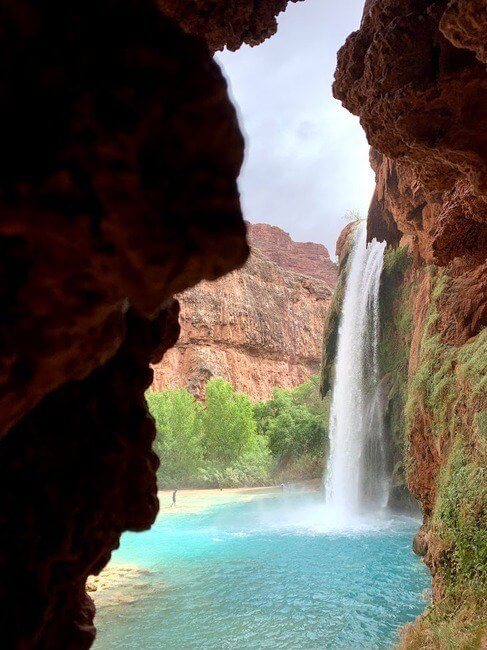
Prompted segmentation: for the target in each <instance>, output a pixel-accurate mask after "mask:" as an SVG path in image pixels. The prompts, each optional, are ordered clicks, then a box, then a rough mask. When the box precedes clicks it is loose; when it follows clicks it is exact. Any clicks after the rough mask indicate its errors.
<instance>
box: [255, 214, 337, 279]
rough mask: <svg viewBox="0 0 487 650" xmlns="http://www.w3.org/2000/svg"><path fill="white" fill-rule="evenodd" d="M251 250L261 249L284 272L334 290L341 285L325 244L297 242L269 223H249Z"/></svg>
mask: <svg viewBox="0 0 487 650" xmlns="http://www.w3.org/2000/svg"><path fill="white" fill-rule="evenodd" d="M247 236H248V239H249V243H250V245H251V246H254V247H255V248H258V249H259V250H260V251H261V252H262V253H264V255H266V256H267V257H268V258H269V259H270V260H272V261H273V262H275V263H276V264H278V265H279V266H281V267H282V268H283V269H288V270H289V271H295V272H296V273H301V274H302V275H306V276H308V277H310V278H317V279H318V280H324V281H325V282H326V283H327V284H328V286H329V287H330V288H332V289H333V288H334V287H335V286H336V283H337V267H336V265H335V264H333V262H332V261H331V260H330V255H329V253H328V251H327V249H326V248H325V246H323V244H315V243H314V242H295V241H293V240H292V239H291V237H290V235H289V234H288V233H287V232H285V231H284V230H282V229H281V228H278V227H277V226H270V225H269V224H267V223H247Z"/></svg>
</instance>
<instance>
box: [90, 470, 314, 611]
mask: <svg viewBox="0 0 487 650" xmlns="http://www.w3.org/2000/svg"><path fill="white" fill-rule="evenodd" d="M320 486H321V479H312V480H309V481H300V482H299V483H294V484H292V485H289V487H288V488H287V489H288V491H289V493H293V494H295V493H299V492H315V491H318V489H319V487H320ZM172 493H173V490H159V491H158V492H157V496H158V499H159V512H158V514H157V519H159V518H162V517H167V516H174V515H191V514H200V513H202V512H204V511H205V510H208V509H210V508H212V507H214V506H219V505H227V504H230V503H245V502H248V501H252V500H254V499H257V498H264V499H268V498H271V497H275V496H278V495H279V494H281V486H280V485H271V486H265V487H240V488H222V489H221V490H220V489H219V488H201V489H187V490H186V489H181V490H178V491H177V496H176V505H175V506H174V507H173V506H172V505H171V504H172ZM150 573H152V572H151V571H150V570H149V569H146V568H143V567H140V566H138V565H137V564H134V563H131V564H127V563H126V562H117V560H110V562H109V563H108V564H107V566H106V567H105V568H104V569H103V571H101V573H100V574H98V575H96V576H93V575H92V576H90V577H89V578H88V580H87V592H88V594H89V595H90V596H91V597H92V598H93V600H94V601H95V604H96V606H97V608H104V607H119V606H120V605H125V606H128V605H132V604H133V603H134V602H136V601H137V600H138V599H139V598H140V597H141V596H143V595H144V594H147V593H148V592H149V591H150V588H151V587H150V581H149V579H148V576H149V574H150Z"/></svg>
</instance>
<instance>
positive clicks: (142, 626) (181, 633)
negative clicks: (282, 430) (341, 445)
mask: <svg viewBox="0 0 487 650" xmlns="http://www.w3.org/2000/svg"><path fill="white" fill-rule="evenodd" d="M417 527H418V521H417V520H415V519H410V518H406V517H391V516H384V517H382V518H376V519H373V520H369V521H367V520H366V519H364V520H360V521H354V522H352V524H351V525H348V526H345V527H343V524H342V527H337V526H334V525H332V523H331V522H330V521H328V520H327V513H326V511H325V509H324V506H323V505H322V502H321V498H320V497H319V496H310V495H302V494H298V495H296V496H293V497H282V496H280V495H279V496H276V497H272V498H261V499H256V500H253V501H251V502H247V503H233V504H230V505H222V506H218V507H215V508H213V509H211V510H207V511H205V512H204V513H201V514H191V515H172V516H170V517H166V518H164V517H160V518H159V519H158V520H157V522H156V524H155V525H154V527H153V528H152V529H151V530H150V531H148V532H147V533H143V534H137V535H135V534H126V535H125V536H124V537H123V541H122V546H121V548H120V549H119V550H118V551H117V552H116V553H115V554H114V560H116V561H118V562H123V563H133V564H137V565H138V566H140V567H145V568H147V569H150V570H151V573H150V574H149V576H148V580H149V582H150V588H149V589H148V590H146V591H141V593H140V594H139V595H138V599H137V602H136V603H135V604H120V605H118V606H116V607H102V608H101V609H100V611H99V613H98V614H97V618H96V623H97V627H98V638H97V642H96V644H95V647H96V648H98V650H107V649H112V648H113V649H115V648H117V649H122V648H130V649H135V648H144V650H152V649H154V650H155V649H161V648H168V649H192V648H194V649H203V648H212V649H213V648H218V649H220V648H238V649H239V650H244V649H259V648H273V649H276V650H278V649H284V648H289V649H298V648H310V649H311V648H317V649H318V648H320V649H322V648H349V649H353V648H362V649H363V648H370V649H372V648H373V649H379V648H391V647H392V646H393V645H394V643H395V641H397V632H396V631H397V628H398V627H399V626H400V625H403V624H404V623H405V622H406V621H410V620H412V619H414V618H415V617H416V616H417V615H418V614H420V613H421V611H422V610H423V609H424V607H425V602H424V600H423V599H422V597H421V595H422V592H423V591H424V590H425V588H427V587H428V585H429V578H428V574H427V571H426V569H425V568H424V567H423V565H422V564H421V562H420V561H419V560H418V559H417V558H416V557H415V556H414V554H413V552H412V550H411V540H412V536H413V535H414V533H415V531H416V530H417Z"/></svg>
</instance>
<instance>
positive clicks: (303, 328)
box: [153, 224, 336, 399]
mask: <svg viewBox="0 0 487 650" xmlns="http://www.w3.org/2000/svg"><path fill="white" fill-rule="evenodd" d="M248 229H249V230H248V234H249V241H250V242H251V243H252V245H253V248H252V254H251V256H250V258H249V260H248V262H247V263H246V265H245V266H244V267H243V268H242V269H240V270H238V271H234V272H233V273H231V274H229V275H227V276H226V277H224V278H222V279H220V280H217V281H216V282H202V283H201V284H199V285H198V286H197V287H195V288H194V289H190V290H189V291H186V292H185V293H183V294H182V295H181V296H180V297H179V301H180V304H181V317H180V322H181V337H180V339H179V341H178V343H177V345H176V346H175V347H174V348H173V349H172V350H170V351H169V352H168V353H167V354H166V356H165V357H164V361H163V363H161V364H158V365H157V366H156V367H155V369H154V383H153V390H156V391H159V390H162V389H163V388H176V387H179V388H188V389H189V390H190V391H191V392H192V393H193V394H194V395H195V396H196V397H198V398H203V397H204V386H205V383H206V381H208V379H210V378H211V377H223V378H224V379H226V380H227V381H230V383H231V384H232V385H233V386H234V387H235V388H236V389H237V390H243V391H245V392H246V393H248V394H249V395H250V396H251V397H252V399H262V398H268V397H270V395H271V392H272V389H273V388H274V387H275V386H281V387H286V388H291V387H293V386H296V385H297V384H299V383H301V382H303V381H305V380H306V379H308V378H309V377H310V375H312V374H314V373H316V372H318V370H319V365H320V355H321V350H320V338H321V331H322V329H323V319H324V316H325V313H326V310H327V308H328V305H329V303H330V300H331V296H332V288H330V287H329V285H328V283H327V282H325V281H324V280H323V279H321V278H322V277H323V276H326V277H327V278H328V281H329V282H330V283H332V285H333V286H334V284H335V281H336V270H335V267H334V265H333V264H332V262H331V261H330V258H329V255H328V252H327V250H326V248H325V247H324V246H323V245H321V244H312V243H308V244H301V243H298V242H293V240H292V239H291V238H290V237H289V235H288V234H287V233H286V232H284V231H283V230H281V229H280V228H277V227H275V226H269V225H267V224H257V225H253V224H248ZM269 256H271V257H269ZM276 262H277V263H276ZM296 268H298V269H302V270H303V273H296V272H295V271H294V270H290V269H296ZM305 271H306V274H305V273H304V272H305Z"/></svg>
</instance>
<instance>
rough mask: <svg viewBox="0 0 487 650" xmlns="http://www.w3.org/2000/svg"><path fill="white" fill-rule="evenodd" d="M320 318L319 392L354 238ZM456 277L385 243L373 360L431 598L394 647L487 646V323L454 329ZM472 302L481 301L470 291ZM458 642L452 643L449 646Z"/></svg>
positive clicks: (407, 242)
mask: <svg viewBox="0 0 487 650" xmlns="http://www.w3.org/2000/svg"><path fill="white" fill-rule="evenodd" d="M352 232H353V230H352V228H351V227H347V229H346V231H344V233H343V234H342V236H341V237H340V240H339V246H338V250H339V253H340V258H339V259H340V277H339V281H338V288H337V291H336V292H335V295H334V298H333V301H332V304H331V306H330V309H329V311H328V314H327V318H326V321H325V330H324V340H323V364H322V379H321V389H322V393H323V394H326V393H327V392H328V391H329V390H330V387H331V377H332V374H333V364H334V360H335V354H336V339H337V332H338V325H339V314H340V309H341V302H342V300H343V288H344V285H345V280H346V273H347V261H348V254H349V250H350V245H351V241H352ZM454 290H455V278H454V277H452V275H450V273H449V269H448V268H439V267H437V266H435V265H433V264H427V263H426V262H425V261H424V260H422V259H421V258H420V257H419V256H418V255H417V251H416V249H415V245H414V241H413V239H412V238H411V237H410V236H402V237H401V238H400V242H399V244H398V246H397V247H393V246H388V247H387V249H386V253H385V256H384V266H383V271H382V276H381V287H380V323H381V333H380V342H379V350H378V352H379V367H380V373H381V385H382V386H383V387H384V398H385V399H384V409H385V426H386V431H387V434H388V440H389V454H390V472H391V476H392V481H391V489H390V495H389V506H390V507H391V508H392V509H394V510H399V511H400V512H404V511H406V512H409V511H411V509H414V507H415V505H414V500H413V497H414V499H415V500H416V501H417V503H418V504H419V505H420V507H421V511H422V515H423V524H422V526H421V529H420V531H419V532H418V534H417V535H416V537H415V539H414V545H413V547H414V550H415V551H416V552H417V553H418V554H419V555H421V556H422V557H423V559H424V561H425V562H426V564H427V565H428V567H429V568H430V570H431V574H432V586H433V604H432V606H431V607H430V609H429V610H428V613H427V615H425V616H424V617H420V618H419V619H418V620H417V621H416V622H415V623H414V624H410V625H407V626H406V627H405V628H404V630H403V631H402V640H401V648H404V649H406V648H407V649H415V648H435V649H436V648H437V649H438V650H439V649H442V648H444V647H449V646H448V643H451V644H454V645H455V647H461V648H467V647H468V648H481V647H484V645H483V644H485V641H486V636H485V632H486V630H485V620H486V614H487V612H486V600H485V596H486V594H487V585H486V560H487V533H486V531H487V479H486V476H485V468H486V467H487V453H486V447H485V441H486V439H487V386H486V383H485V382H486V377H487V329H485V328H483V327H480V328H479V329H478V330H477V332H476V334H475V335H474V336H471V337H469V338H468V339H463V338H462V339H460V340H459V339H455V338H454V334H455V332H456V326H455V323H453V322H452V321H451V320H450V319H449V317H448V313H449V309H450V307H451V302H452V300H454V299H455V293H454ZM477 302H478V301H477ZM452 647H453V646H452Z"/></svg>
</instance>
